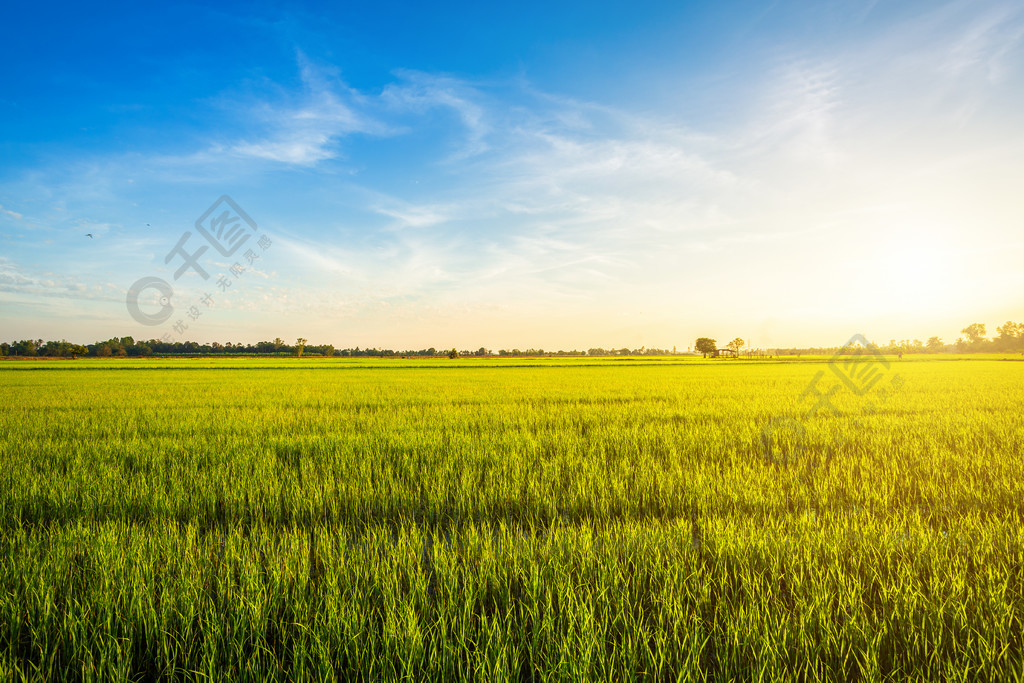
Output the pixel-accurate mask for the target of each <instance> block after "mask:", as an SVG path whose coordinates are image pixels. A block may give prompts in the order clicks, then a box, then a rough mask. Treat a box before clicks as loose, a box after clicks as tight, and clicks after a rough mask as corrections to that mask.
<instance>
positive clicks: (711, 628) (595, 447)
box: [0, 357, 1024, 681]
mask: <svg viewBox="0 0 1024 683" xmlns="http://www.w3.org/2000/svg"><path fill="white" fill-rule="evenodd" d="M1018 359H1019V357H1018ZM836 367H837V366H836V365H835V364H832V365H830V364H829V362H828V359H825V358H801V359H798V360H797V359H789V360H773V361H764V362H756V361H730V360H724V361H721V360H720V361H703V360H700V359H689V358H657V359H621V360H620V359H615V360H611V359H543V360H536V361H533V360H523V359H511V360H501V361H499V360H475V359H474V360H459V361H449V360H447V359H445V360H424V359H414V360H400V359H397V360H380V361H365V360H364V361H358V360H337V359H309V360H306V359H279V358H276V359H266V360H255V359H216V360H211V359H194V360H190V359H176V360H159V359H151V360H107V361H82V360H78V361H50V362H44V361H37V362H6V363H0V389H2V392H3V394H2V395H3V408H2V410H0V465H2V471H0V525H2V526H0V546H2V549H3V553H2V557H3V564H2V566H0V591H2V599H0V674H2V675H3V677H4V678H5V679H10V678H14V679H21V678H25V679H38V680H42V679H70V680H74V679H95V680H110V679H120V680H123V679H133V680H138V679H152V678H157V677H190V678H191V677H195V676H209V677H211V678H217V679H221V678H225V677H239V678H245V679H249V680H264V679H266V678H278V679H306V680H316V679H325V678H331V677H335V678H340V679H349V680H398V679H408V680H456V679H470V680H507V679H515V680H608V681H613V680H615V681H621V680H626V679H634V678H637V679H652V680H659V681H661V680H673V681H674V680H758V679H760V680H771V679H779V678H797V679H800V680H830V681H833V680H876V679H879V678H898V679H904V678H907V677H917V678H921V677H926V678H931V679H935V678H948V679H955V680H964V681H968V680H992V681H994V680H1021V679H1022V677H1024V642H1022V623H1024V622H1022V620H1024V527H1022V516H1024V475H1022V472H1024V417H1022V411H1021V402H1022V399H1024V362H1013V361H1005V360H1001V359H998V358H996V357H991V358H983V359H981V358H974V359H970V360H947V359H936V358H935V357H929V358H928V359H927V360H922V359H912V358H909V357H908V358H907V359H906V360H904V361H895V360H894V359H893V361H892V362H891V364H889V365H888V366H885V365H883V364H881V363H876V364H875V368H874V369H875V370H876V371H877V372H878V376H879V380H878V383H877V384H875V385H873V386H872V387H871V388H870V390H864V391H863V395H857V393H856V392H855V391H853V390H852V389H850V388H849V387H848V386H846V385H844V384H843V383H842V382H841V378H840V377H839V374H838V373H837V372H836V371H834V370H835V369H836ZM819 372H824V375H823V376H822V377H821V378H820V383H819V384H818V385H817V387H818V389H820V390H821V391H822V392H825V391H826V390H827V389H828V388H829V387H831V386H833V385H836V386H839V387H840V389H839V390H837V391H836V393H835V394H834V395H833V396H832V397H831V399H830V400H831V403H832V404H833V405H834V406H835V410H836V412H834V413H833V412H832V411H830V410H827V409H823V410H819V411H818V412H816V413H815V414H812V415H807V412H808V410H809V409H810V408H812V407H813V405H814V404H815V402H816V400H817V399H816V398H813V397H808V396H807V395H804V398H803V400H802V399H801V396H802V394H804V392H805V390H807V388H808V386H809V383H811V382H812V380H814V378H815V377H816V376H817V373H819Z"/></svg>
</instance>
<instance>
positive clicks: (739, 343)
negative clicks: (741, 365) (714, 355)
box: [726, 337, 747, 354]
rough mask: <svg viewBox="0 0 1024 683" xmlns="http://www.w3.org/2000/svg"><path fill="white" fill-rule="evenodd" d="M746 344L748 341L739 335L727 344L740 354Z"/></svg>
mask: <svg viewBox="0 0 1024 683" xmlns="http://www.w3.org/2000/svg"><path fill="white" fill-rule="evenodd" d="M746 344H747V343H746V342H745V341H743V340H742V339H740V338H739V337H736V338H735V339H733V340H732V341H731V342H729V343H728V344H726V346H728V347H729V348H730V349H732V350H733V351H734V352H735V353H737V354H739V352H740V349H742V348H743V347H744V346H746Z"/></svg>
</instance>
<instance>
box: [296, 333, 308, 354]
mask: <svg viewBox="0 0 1024 683" xmlns="http://www.w3.org/2000/svg"><path fill="white" fill-rule="evenodd" d="M305 349H306V340H305V339H303V338H302V337H299V338H298V339H296V340H295V355H296V356H299V357H300V358H301V357H302V352H303V351H304V350H305Z"/></svg>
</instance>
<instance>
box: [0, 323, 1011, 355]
mask: <svg viewBox="0 0 1024 683" xmlns="http://www.w3.org/2000/svg"><path fill="white" fill-rule="evenodd" d="M961 334H962V335H963V336H962V337H959V338H958V339H957V340H956V341H954V342H951V343H946V342H944V341H943V340H942V339H940V338H939V337H929V338H928V340H927V341H921V340H920V339H913V340H909V339H903V340H899V341H897V340H895V339H890V340H889V343H888V344H877V346H878V349H879V350H880V351H881V352H882V353H887V354H899V353H985V352H989V353H1005V352H1016V351H1020V352H1024V323H1015V322H1012V321H1007V322H1006V323H1004V324H1003V325H999V326H997V327H996V335H995V336H993V337H991V338H989V337H988V336H987V332H986V326H985V324H984V323H972V324H970V325H968V326H967V327H965V328H964V329H963V330H961ZM745 346H746V342H745V341H744V340H743V339H741V338H739V337H737V338H735V339H733V340H732V341H731V342H729V343H728V344H727V345H726V347H727V348H729V349H731V350H733V351H734V352H736V353H737V354H739V353H740V352H741V350H742V349H743V348H744V347H745ZM695 349H696V352H697V353H702V354H704V355H707V354H709V353H712V352H714V351H715V350H716V349H717V342H716V340H715V339H712V338H710V337H700V338H699V339H697V341H696V344H695ZM838 350H839V347H807V348H797V347H792V348H775V349H771V350H757V351H754V350H750V351H747V352H745V353H749V354H752V355H753V354H757V355H763V354H765V353H770V354H773V355H781V356H788V355H800V354H827V353H834V352H836V351H838ZM217 355H234V356H303V355H306V356H328V357H333V356H340V357H370V358H394V357H405V358H408V357H429V358H433V357H445V356H447V357H449V358H456V357H464V356H465V357H484V356H495V355H496V356H501V357H535V356H671V355H676V349H675V347H673V348H672V349H671V350H669V349H659V348H651V349H648V348H646V347H643V346H641V347H640V348H639V349H629V348H627V347H622V348H619V349H615V348H609V349H605V348H601V347H594V348H590V349H587V350H586V351H577V350H575V349H574V350H572V351H561V350H560V351H545V350H544V349H539V348H536V349H535V348H529V349H523V350H521V349H500V350H498V351H497V352H493V351H491V349H488V348H485V347H483V346H481V347H480V348H478V349H476V350H471V349H465V350H462V351H459V350H457V349H436V348H434V347H430V348H426V349H419V350H397V349H381V348H376V347H374V348H366V349H361V348H359V347H358V346H357V347H355V348H345V349H338V348H335V346H334V345H333V344H309V343H307V341H306V340H305V339H303V338H301V337H300V338H299V339H296V340H295V343H293V344H288V343H285V342H284V340H282V339H281V338H280V337H278V338H276V339H274V340H273V341H260V342H256V343H255V344H246V343H244V342H237V343H232V342H226V343H223V344H222V343H220V342H212V343H210V344H200V343H198V342H194V341H174V342H168V341H163V340H160V339H149V340H145V341H141V340H140V341H136V340H135V339H133V338H132V337H111V338H110V339H107V340H106V341H98V342H94V343H92V344H75V343H72V342H69V341H67V340H65V339H62V340H60V341H44V340H42V339H22V340H19V341H14V342H9V343H8V342H2V343H0V356H21V357H32V356H36V357H38V356H42V357H56V358H77V357H78V356H92V357H97V358H109V357H123V356H217Z"/></svg>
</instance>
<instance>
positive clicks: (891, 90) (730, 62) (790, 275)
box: [0, 0, 1024, 350]
mask: <svg viewBox="0 0 1024 683" xmlns="http://www.w3.org/2000/svg"><path fill="white" fill-rule="evenodd" d="M5 16H6V20H5V24H6V30H5V31H4V34H5V35H4V39H3V40H2V41H0V63H2V64H4V65H5V66H4V67H2V68H0V339H5V340H8V341H10V340H14V339H22V338H44V339H60V338H66V339H68V340H70V341H75V342H78V343H88V342H92V341H95V340H100V339H107V338H110V337H112V336H118V337H121V336H127V335H130V336H133V337H135V338H136V339H158V338H164V339H167V340H171V341H184V340H194V341H199V342H212V341H220V342H226V341H232V342H247V343H248V342H255V341H259V340H264V339H273V338H274V337H281V338H284V339H286V340H287V341H292V340H294V339H295V338H298V337H303V338H306V339H309V341H310V343H314V344H321V343H330V344H334V345H335V346H338V347H356V346H359V347H379V348H395V349H419V348H427V347H430V346H434V347H436V348H450V347H457V348H460V349H463V348H471V349H476V348H478V347H481V346H483V347H486V348H491V349H494V350H497V349H501V348H510V349H511V348H521V349H526V348H544V349H551V350H553V349H567V350H568V349H587V348H590V347H595V346H600V347H605V348H620V347H623V346H625V347H629V348H639V347H641V346H646V347H648V348H672V347H678V348H679V349H680V350H683V349H686V348H689V347H691V346H692V345H693V343H694V340H695V339H696V338H697V337H701V336H709V337H713V338H716V339H718V340H719V341H721V342H722V343H724V342H725V341H727V340H730V339H732V338H734V337H741V338H743V339H745V340H747V341H748V343H749V344H750V345H751V346H753V347H757V348H772V347H779V346H795V345H799V346H838V345H842V344H843V343H845V342H846V341H847V340H848V339H850V338H851V337H852V336H853V335H854V334H864V335H866V336H867V337H868V338H869V339H873V340H875V341H888V340H889V339H914V338H918V339H927V338H928V337H930V336H932V335H937V336H940V337H941V338H942V339H943V340H944V341H947V342H952V341H954V340H955V339H956V337H957V336H960V330H961V328H963V327H966V326H967V325H968V324H970V323H972V322H983V323H986V324H988V326H989V333H990V334H994V333H995V327H996V325H999V324H1002V322H1004V321H1006V320H1016V321H1020V320H1024V268H1022V267H1021V264H1022V263H1024V220H1022V219H1024V202H1022V201H1021V199H1020V197H1021V196H1022V195H1021V192H1022V187H1024V119H1022V117H1021V113H1020V112H1022V111H1024V5H1021V3H1019V2H1002V1H990V0H971V1H969V2H934V1H923V2H895V1H892V0H877V1H876V2H784V1H779V2H774V3H766V2H729V3H696V2H694V3H690V2H664V3H658V2H643V1H641V2H636V1H634V2H628V3H627V2H622V3H608V2H561V3H548V2H545V3H539V2H516V3H503V4H500V5H499V4H492V3H468V2H467V3H454V2H440V3H412V2H409V3H401V2H374V3H369V2H339V3H301V2H289V3H287V4H275V3H267V2H252V3H238V4H232V3H226V2H218V3H216V4H212V3H211V4H195V3H164V4H159V5H157V4H152V5H151V4H150V3H131V4H117V3H101V4H100V5H96V4H88V5H82V4H80V3H75V4H71V3H68V4H63V5H62V4H60V3H58V4H56V5H54V4H45V5H42V4H32V3H18V4H16V5H10V6H8V7H7V8H6V9H5ZM224 197H227V198H228V199H222V198H224ZM210 209H212V212H210V211H208V210H210ZM203 231H205V234H204V232H203ZM87 235H91V237H89V236H87ZM229 235H230V236H232V237H230V239H233V240H234V242H232V243H230V244H229V243H228V240H229ZM243 237H244V240H242V238H243ZM218 240H219V241H218ZM186 257H187V258H186ZM193 266H197V267H193ZM204 276H205V277H204ZM154 282H155V283H158V284H156V285H153V284H152V283H154ZM159 283H162V284H159ZM132 305H134V309H132ZM133 313H134V314H133Z"/></svg>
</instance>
